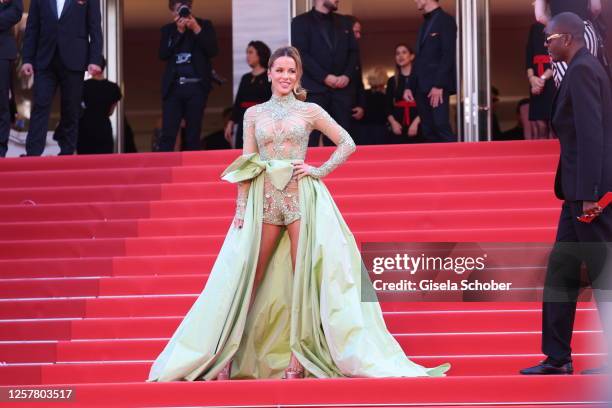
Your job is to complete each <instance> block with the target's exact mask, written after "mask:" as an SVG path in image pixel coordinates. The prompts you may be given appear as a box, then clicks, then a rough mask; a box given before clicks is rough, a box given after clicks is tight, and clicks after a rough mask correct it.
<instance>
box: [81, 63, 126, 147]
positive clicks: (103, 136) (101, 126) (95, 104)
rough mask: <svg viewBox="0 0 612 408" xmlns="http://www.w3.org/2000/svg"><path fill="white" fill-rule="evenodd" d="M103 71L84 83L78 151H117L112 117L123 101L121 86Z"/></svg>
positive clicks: (103, 66)
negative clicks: (105, 76)
mask: <svg viewBox="0 0 612 408" xmlns="http://www.w3.org/2000/svg"><path fill="white" fill-rule="evenodd" d="M101 68H102V71H101V72H100V73H99V74H97V75H95V76H93V77H92V78H91V79H88V80H87V81H85V83H84V84H83V98H82V99H83V100H82V103H81V106H82V107H83V113H82V115H81V119H80V120H79V136H78V139H77V153H78V154H105V153H114V151H115V149H114V141H113V128H112V126H111V122H110V119H109V116H111V115H112V114H113V112H114V111H115V107H116V106H117V103H118V102H119V101H120V100H121V89H120V88H119V86H118V85H117V84H116V83H114V82H110V81H109V80H108V79H106V78H104V70H105V68H106V61H105V60H104V61H103V62H102V67H101Z"/></svg>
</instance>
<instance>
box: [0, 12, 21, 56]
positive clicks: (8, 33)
mask: <svg viewBox="0 0 612 408" xmlns="http://www.w3.org/2000/svg"><path fill="white" fill-rule="evenodd" d="M22 14H23V1H22V0H11V1H10V2H9V3H5V4H2V5H0V59H7V60H14V59H16V58H17V43H16V42H15V37H14V36H13V32H12V28H13V27H14V26H15V24H17V23H19V22H20V21H21V15H22Z"/></svg>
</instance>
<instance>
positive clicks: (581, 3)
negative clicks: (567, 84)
mask: <svg viewBox="0 0 612 408" xmlns="http://www.w3.org/2000/svg"><path fill="white" fill-rule="evenodd" d="M534 10H535V17H536V20H537V21H538V22H540V23H542V24H544V25H546V24H548V22H549V21H550V20H551V18H552V17H555V16H557V15H559V14H560V13H564V12H571V13H574V14H576V15H578V16H579V17H580V18H581V19H582V20H583V21H584V26H585V27H584V28H585V30H584V40H585V43H586V48H587V49H588V50H589V52H590V53H591V54H593V55H594V56H596V57H597V55H598V50H599V39H598V36H597V33H596V32H595V28H594V27H593V24H592V23H591V20H592V19H593V18H595V17H597V16H598V15H599V14H600V13H601V0H535V3H534ZM566 71H567V64H566V63H565V62H563V61H559V62H555V63H553V78H554V79H555V84H556V85H557V87H559V85H560V84H561V81H563V77H564V76H565V72H566Z"/></svg>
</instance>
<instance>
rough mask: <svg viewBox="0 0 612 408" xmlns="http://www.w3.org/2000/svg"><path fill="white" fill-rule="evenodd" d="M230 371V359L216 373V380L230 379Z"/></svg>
mask: <svg viewBox="0 0 612 408" xmlns="http://www.w3.org/2000/svg"><path fill="white" fill-rule="evenodd" d="M231 372H232V360H230V362H229V363H227V364H226V365H225V367H223V369H222V370H221V371H219V374H217V378H216V380H217V381H227V380H229V379H230V375H231Z"/></svg>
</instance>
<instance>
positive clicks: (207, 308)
mask: <svg viewBox="0 0 612 408" xmlns="http://www.w3.org/2000/svg"><path fill="white" fill-rule="evenodd" d="M239 160H241V163H239V164H240V165H239V166H236V165H235V164H236V162H235V163H234V164H233V165H232V166H234V167H232V166H230V168H228V170H232V174H233V177H232V180H231V181H241V180H245V179H251V180H252V183H251V186H250V191H249V197H248V202H247V207H246V213H245V219H244V225H243V228H242V229H237V228H235V227H233V226H231V227H230V229H229V231H228V233H227V236H226V238H225V241H224V243H223V246H222V248H221V251H220V252H219V255H218V257H217V260H216V261H215V264H214V266H213V268H212V271H211V273H210V276H209V278H208V281H207V283H206V287H205V288H204V290H203V291H202V293H201V295H200V296H199V297H198V299H197V300H196V301H195V303H194V304H193V306H192V307H191V309H190V310H189V312H188V313H187V315H186V316H185V318H184V320H183V321H182V322H181V324H180V325H179V327H178V328H177V330H176V331H175V333H174V334H173V336H172V338H171V339H170V341H169V342H168V344H167V345H166V347H165V348H164V350H163V351H162V352H161V354H160V355H159V356H158V357H157V359H156V360H155V362H154V363H153V366H152V367H151V371H150V373H149V379H148V381H184V380H186V381H193V380H212V379H214V378H215V377H216V376H217V374H218V373H219V372H220V371H221V370H222V369H223V367H224V366H225V365H226V364H227V363H228V362H229V361H230V360H233V364H232V371H231V378H232V379H259V378H281V377H282V375H283V371H284V369H285V368H286V367H287V366H288V364H289V360H290V356H291V352H293V353H294V354H295V356H296V357H297V358H298V359H299V361H300V362H301V363H302V365H303V366H304V368H305V369H306V375H307V376H310V377H318V378H331V377H426V376H432V377H437V376H444V375H445V372H446V371H447V370H448V369H449V368H450V365H449V364H443V365H441V366H438V367H435V368H426V367H423V366H421V365H418V364H416V363H414V362H412V361H411V360H409V359H408V357H406V355H405V354H404V351H403V350H402V348H401V347H400V345H399V344H398V342H397V341H396V340H395V339H394V337H393V336H392V335H391V334H390V333H389V331H388V330H387V327H386V325H385V322H384V319H383V314H382V310H381V308H380V305H379V304H378V302H362V301H361V297H362V293H361V291H362V287H363V288H364V290H369V291H373V290H374V289H373V288H372V285H371V281H370V279H369V277H368V276H367V272H366V270H365V267H364V264H363V262H362V259H361V255H360V253H359V250H358V247H357V244H356V242H355V239H354V237H353V234H352V233H351V232H350V230H349V228H348V227H347V225H346V223H345V221H344V219H343V218H342V215H341V214H340V212H339V211H338V208H337V207H336V205H335V203H334V201H333V200H332V197H331V195H330V193H329V191H328V190H327V188H326V187H325V185H324V184H323V182H322V181H320V180H317V179H314V178H311V177H304V178H302V179H301V180H300V181H299V185H298V188H299V196H300V210H301V228H300V234H299V244H298V249H297V251H298V253H297V257H296V258H297V261H296V266H295V272H294V271H293V270H292V262H291V254H290V241H289V235H288V233H287V231H286V230H283V232H282V234H281V238H280V240H279V242H278V245H277V247H276V249H275V251H274V253H273V255H272V257H271V259H270V262H269V265H268V267H267V270H266V272H265V277H264V279H263V281H262V283H261V285H260V287H259V289H258V290H257V296H256V298H255V301H254V303H253V306H252V308H251V310H248V304H249V300H250V298H251V291H252V289H253V282H254V277H255V269H256V265H257V258H258V254H259V247H260V241H261V232H262V215H263V183H264V176H265V174H264V171H266V169H268V170H270V171H271V172H272V173H273V172H274V169H275V168H278V166H277V165H275V164H274V163H272V164H271V163H269V162H267V163H266V162H262V161H261V160H260V159H259V157H258V156H257V155H250V156H241V158H240V159H239ZM237 161H238V160H237ZM277 164H278V163H277ZM281 167H283V166H281ZM226 173H227V170H226ZM226 173H224V174H226ZM370 296H371V294H370ZM370 299H371V297H370Z"/></svg>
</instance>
